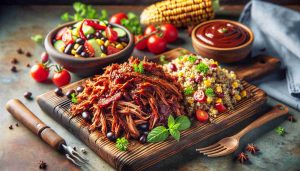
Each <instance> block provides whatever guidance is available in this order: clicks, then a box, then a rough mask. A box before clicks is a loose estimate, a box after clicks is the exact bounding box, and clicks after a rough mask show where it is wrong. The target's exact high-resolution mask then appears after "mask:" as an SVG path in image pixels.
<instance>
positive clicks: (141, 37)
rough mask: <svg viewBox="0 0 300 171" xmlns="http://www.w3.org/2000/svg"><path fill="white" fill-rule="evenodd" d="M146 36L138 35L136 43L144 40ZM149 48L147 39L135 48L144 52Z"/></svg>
mask: <svg viewBox="0 0 300 171" xmlns="http://www.w3.org/2000/svg"><path fill="white" fill-rule="evenodd" d="M143 38H144V36H143V35H138V36H135V37H134V39H135V42H137V41H138V40H140V39H143ZM146 47H147V39H143V40H142V41H140V42H139V43H138V44H135V48H137V49H138V50H144V49H146Z"/></svg>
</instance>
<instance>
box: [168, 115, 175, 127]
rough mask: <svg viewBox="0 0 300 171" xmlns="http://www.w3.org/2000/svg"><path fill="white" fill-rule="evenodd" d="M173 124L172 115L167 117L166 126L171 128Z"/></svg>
mask: <svg viewBox="0 0 300 171" xmlns="http://www.w3.org/2000/svg"><path fill="white" fill-rule="evenodd" d="M173 125H175V119H174V117H173V116H172V115H170V116H169V118H168V127H169V128H171V127H172V126H173Z"/></svg>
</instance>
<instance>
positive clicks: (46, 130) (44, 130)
mask: <svg viewBox="0 0 300 171" xmlns="http://www.w3.org/2000/svg"><path fill="white" fill-rule="evenodd" d="M6 109H7V111H8V112H9V113H11V114H12V115H13V116H14V117H15V118H16V119H17V120H18V121H20V122H21V123H22V124H23V125H25V126H26V127H27V128H28V129H30V130H31V132H33V133H34V134H36V135H38V136H39V137H40V138H41V139H42V140H43V141H45V142H46V143H47V144H48V145H50V146H51V147H52V148H54V149H56V150H58V151H60V152H62V153H64V154H65V155H66V157H67V159H68V160H70V161H71V162H72V163H74V164H75V165H76V166H78V167H82V166H83V164H86V163H87V162H88V160H87V159H86V158H84V157H82V156H81V155H80V154H79V153H78V152H77V151H75V150H74V149H73V148H72V147H71V146H68V145H67V144H66V141H65V140H64V139H63V138H62V137H61V136H59V135H58V134H57V133H56V132H55V131H54V130H52V129H51V128H50V127H49V126H47V125H46V124H45V123H44V122H42V121H41V120H40V119H39V118H38V117H37V116H36V115H34V114H33V113H32V112H31V111H30V110H29V109H28V108H27V107H26V106H25V105H24V104H23V103H22V102H21V101H20V100H18V99H12V100H10V101H8V102H7V103H6Z"/></svg>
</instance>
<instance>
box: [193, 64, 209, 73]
mask: <svg viewBox="0 0 300 171" xmlns="http://www.w3.org/2000/svg"><path fill="white" fill-rule="evenodd" d="M196 69H197V70H198V71H200V72H202V73H204V74H205V73H206V72H207V71H208V70H209V68H208V66H207V65H206V64H205V63H203V62H200V63H199V64H198V65H197V66H196Z"/></svg>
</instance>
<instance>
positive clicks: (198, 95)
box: [193, 90, 206, 103]
mask: <svg viewBox="0 0 300 171" xmlns="http://www.w3.org/2000/svg"><path fill="white" fill-rule="evenodd" d="M193 97H194V100H195V101H197V102H200V103H204V102H205V101H206V96H205V94H204V92H203V91H202V90H197V91H195V93H194V95H193Z"/></svg>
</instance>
